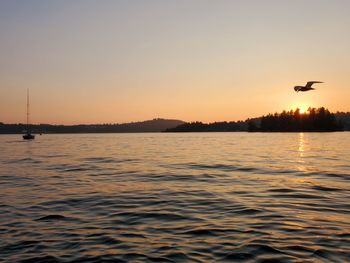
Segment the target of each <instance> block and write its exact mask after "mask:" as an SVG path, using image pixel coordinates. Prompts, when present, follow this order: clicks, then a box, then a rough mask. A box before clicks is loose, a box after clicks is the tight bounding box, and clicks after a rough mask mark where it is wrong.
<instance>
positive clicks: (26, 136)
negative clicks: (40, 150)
mask: <svg viewBox="0 0 350 263" xmlns="http://www.w3.org/2000/svg"><path fill="white" fill-rule="evenodd" d="M34 138H35V135H32V134H24V135H23V140H34Z"/></svg>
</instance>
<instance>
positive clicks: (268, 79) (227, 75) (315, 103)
mask: <svg viewBox="0 0 350 263" xmlns="http://www.w3.org/2000/svg"><path fill="white" fill-rule="evenodd" d="M349 10H350V1H347V0H334V1H328V0H308V1H300V0H296V1H285V0H273V1H272V0H266V1H258V0H256V1H251V0H249V1H243V0H242V1H228V0H227V1H223V0H217V1H211V0H178V1H162V0H157V1H156V0H149V1H12V0H11V1H8V0H5V1H1V2H0V36H1V45H0V121H1V122H5V123H17V122H25V120H26V119H25V118H26V90H27V88H29V89H30V99H31V120H32V122H33V123H53V124H54V123H62V124H78V123H116V122H129V121H138V120H145V119H152V118H156V117H162V118H173V119H181V120H185V121H194V120H198V121H204V122H210V121H223V120H239V119H246V118H248V117H256V116H261V115H263V114H267V113H269V112H276V111H277V112H279V111H282V110H284V109H286V110H289V109H291V108H295V107H301V108H307V107H309V106H311V107H321V106H325V107H326V108H329V109H330V110H331V111H338V110H339V111H350V103H349V100H350V88H349V84H348V83H350V33H349V32H350V15H349ZM308 80H320V81H324V82H325V83H323V84H317V85H315V88H316V90H315V91H310V92H307V93H296V92H294V90H293V87H294V86H295V85H304V84H305V83H306V81H308Z"/></svg>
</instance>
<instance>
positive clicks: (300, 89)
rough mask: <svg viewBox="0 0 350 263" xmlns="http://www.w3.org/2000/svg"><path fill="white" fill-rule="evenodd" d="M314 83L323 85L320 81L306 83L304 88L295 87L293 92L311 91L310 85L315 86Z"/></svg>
mask: <svg viewBox="0 0 350 263" xmlns="http://www.w3.org/2000/svg"><path fill="white" fill-rule="evenodd" d="M315 83H323V82H322V81H308V82H307V83H306V85H305V86H295V87H294V90H295V91H296V92H299V91H309V90H313V89H314V88H312V87H311V86H312V84H315Z"/></svg>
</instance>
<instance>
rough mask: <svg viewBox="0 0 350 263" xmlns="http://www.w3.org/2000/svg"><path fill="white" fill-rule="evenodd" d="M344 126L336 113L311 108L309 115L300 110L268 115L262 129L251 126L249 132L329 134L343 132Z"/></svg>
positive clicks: (261, 124)
mask: <svg viewBox="0 0 350 263" xmlns="http://www.w3.org/2000/svg"><path fill="white" fill-rule="evenodd" d="M343 129H344V127H343V124H342V123H341V121H340V120H339V119H337V118H336V115H335V114H334V113H331V112H329V110H327V109H325V108H324V107H322V108H318V109H315V108H309V109H308V112H307V113H303V114H302V113H300V110H299V109H296V110H295V111H293V110H291V111H289V112H286V111H283V112H282V113H279V114H278V113H275V114H268V115H266V116H263V117H262V118H261V120H260V127H258V126H257V125H255V126H254V125H253V124H251V125H249V131H262V132H327V131H342V130H343Z"/></svg>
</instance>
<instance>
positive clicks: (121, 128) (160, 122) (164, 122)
mask: <svg viewBox="0 0 350 263" xmlns="http://www.w3.org/2000/svg"><path fill="white" fill-rule="evenodd" d="M183 123H184V122H183V121H181V120H169V119H160V118H158V119H153V120H147V121H141V122H131V123H122V124H90V125H89V124H81V125H50V124H39V125H31V130H32V131H33V133H127V132H161V131H164V130H166V129H170V128H174V127H176V126H179V125H181V124H183ZM25 129H26V125H25V124H4V123H1V122H0V134H16V133H22V132H23V131H24V130H25Z"/></svg>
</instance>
